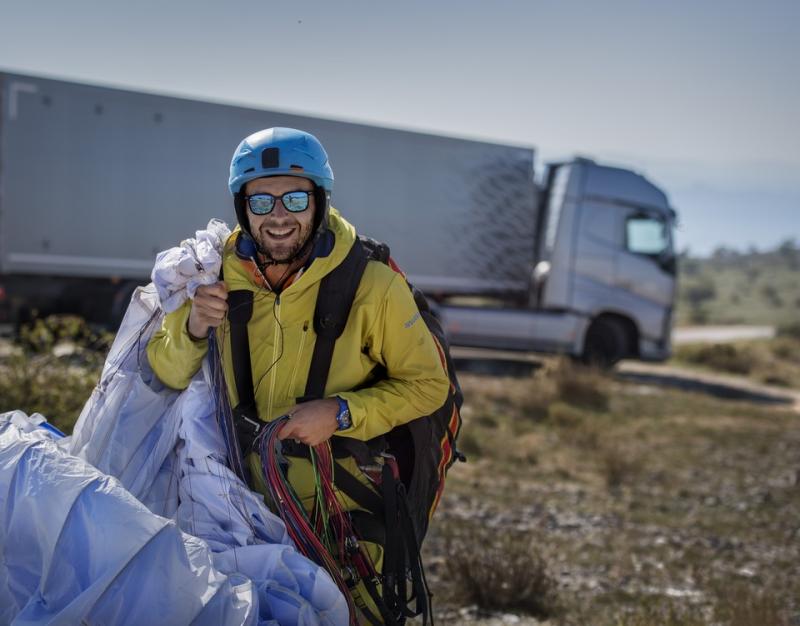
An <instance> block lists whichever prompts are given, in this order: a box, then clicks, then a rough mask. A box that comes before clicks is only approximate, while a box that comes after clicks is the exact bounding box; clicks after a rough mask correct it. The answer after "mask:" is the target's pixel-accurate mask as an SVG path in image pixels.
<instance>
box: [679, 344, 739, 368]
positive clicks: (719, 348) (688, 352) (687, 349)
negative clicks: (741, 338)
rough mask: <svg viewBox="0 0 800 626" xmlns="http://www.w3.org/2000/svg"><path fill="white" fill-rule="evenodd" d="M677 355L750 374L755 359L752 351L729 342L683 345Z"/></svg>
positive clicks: (706, 364) (711, 365) (701, 363)
mask: <svg viewBox="0 0 800 626" xmlns="http://www.w3.org/2000/svg"><path fill="white" fill-rule="evenodd" d="M676 356H677V357H678V358H679V359H680V360H682V361H686V362H688V363H696V364H697V365H703V366H705V367H709V368H711V369H715V370H720V371H723V372H730V373H731V374H749V373H750V371H751V370H752V368H753V365H754V361H753V355H752V354H751V351H750V350H748V349H747V348H745V347H737V346H735V345H733V344H729V343H714V344H708V345H694V346H683V347H680V348H678V350H677V351H676Z"/></svg>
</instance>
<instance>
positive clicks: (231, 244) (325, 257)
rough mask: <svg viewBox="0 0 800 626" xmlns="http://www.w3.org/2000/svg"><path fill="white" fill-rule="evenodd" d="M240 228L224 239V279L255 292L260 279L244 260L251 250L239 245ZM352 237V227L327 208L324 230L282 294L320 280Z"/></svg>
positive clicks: (251, 264)
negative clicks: (326, 223) (296, 274)
mask: <svg viewBox="0 0 800 626" xmlns="http://www.w3.org/2000/svg"><path fill="white" fill-rule="evenodd" d="M240 233H241V228H240V227H239V226H237V227H236V228H235V229H234V231H233V232H232V233H231V235H230V237H228V240H227V241H226V242H225V252H224V258H223V263H224V268H225V282H226V284H227V285H228V289H230V290H235V289H250V290H252V291H258V290H261V289H263V288H264V286H265V285H264V281H263V279H262V278H261V276H260V272H259V271H258V268H257V267H256V266H255V263H254V262H253V261H252V260H250V259H248V258H247V256H248V253H249V255H252V254H253V253H254V252H255V250H252V251H250V250H248V249H247V247H246V246H241V245H240V246H239V247H240V248H241V249H240V250H238V252H237V240H238V239H239V235H240ZM355 238H356V230H355V228H353V226H352V225H351V224H350V223H349V222H348V221H347V220H345V219H344V218H343V217H342V216H341V214H340V213H339V212H338V211H337V210H336V209H334V208H333V207H331V208H330V214H329V216H328V230H327V231H326V232H325V233H323V235H322V236H321V237H320V238H319V239H318V240H317V242H316V244H315V245H314V249H313V251H312V253H311V257H310V259H309V261H308V263H306V266H305V268H304V269H303V273H302V275H301V276H300V277H299V278H298V279H297V280H295V281H294V282H292V284H290V285H289V286H288V287H286V288H285V289H284V290H283V293H286V292H287V291H288V292H291V291H294V290H295V289H305V288H307V287H309V286H310V285H312V284H314V283H315V282H318V281H320V280H322V278H323V277H324V276H326V275H327V274H328V273H330V272H331V271H332V270H333V268H335V267H336V266H337V265H339V264H340V263H341V262H342V261H343V260H344V258H345V256H347V253H348V252H349V251H350V248H351V247H352V245H353V242H354V241H355Z"/></svg>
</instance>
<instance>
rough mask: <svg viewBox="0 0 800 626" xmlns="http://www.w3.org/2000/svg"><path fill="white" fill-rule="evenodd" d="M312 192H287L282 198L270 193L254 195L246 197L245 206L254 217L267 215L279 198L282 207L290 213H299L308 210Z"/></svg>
mask: <svg viewBox="0 0 800 626" xmlns="http://www.w3.org/2000/svg"><path fill="white" fill-rule="evenodd" d="M312 193H314V192H313V191H289V192H287V193H285V194H283V195H282V196H273V195H272V194H271V193H256V194H253V195H252V196H247V197H246V200H247V206H248V208H249V209H250V210H251V211H252V212H253V213H255V214H256V215H267V214H268V213H271V212H272V209H274V208H275V201H276V200H277V199H278V198H280V199H281V202H282V203H283V206H284V207H285V208H286V210H287V211H289V212H290V213H300V212H301V211H305V210H306V209H307V208H308V197H309V196H310V195H311V194H312Z"/></svg>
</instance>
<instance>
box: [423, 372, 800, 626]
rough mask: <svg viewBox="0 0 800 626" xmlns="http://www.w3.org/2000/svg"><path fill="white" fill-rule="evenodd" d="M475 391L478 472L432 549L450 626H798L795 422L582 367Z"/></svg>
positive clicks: (799, 469) (798, 452) (467, 437)
mask: <svg viewBox="0 0 800 626" xmlns="http://www.w3.org/2000/svg"><path fill="white" fill-rule="evenodd" d="M462 382H463V386H464V390H465V395H466V397H467V400H468V402H467V404H466V405H465V410H464V430H463V437H462V445H463V447H464V448H465V451H466V453H467V455H468V457H470V459H469V462H468V463H467V464H466V465H457V466H455V467H454V468H453V470H452V471H451V474H450V477H449V479H448V485H447V489H446V493H445V497H444V499H443V502H442V504H441V507H440V510H439V511H438V512H437V516H436V519H435V522H434V527H433V529H432V531H431V533H430V535H429V538H428V540H427V545H426V557H427V563H428V564H429V565H428V568H429V574H430V579H431V587H432V589H433V591H434V593H435V594H436V597H437V603H436V606H437V615H438V618H439V619H438V621H439V623H451V624H460V623H480V624H500V623H503V624H505V623H509V624H513V623H517V624H536V623H548V624H615V625H616V624H619V625H625V626H627V625H639V624H672V625H676V626H677V625H689V624H692V625H693V624H708V623H712V624H713V623H716V624H733V625H736V626H739V625H742V626H744V625H746V624H747V625H756V624H758V625H769V624H800V415H798V414H797V413H796V412H795V411H794V409H793V408H789V407H791V405H788V406H783V405H775V404H757V403H752V402H744V401H730V400H721V399H716V398H713V397H709V396H707V395H704V394H702V393H697V392H686V391H678V390H671V389H668V388H663V387H656V386H646V385H641V384H637V383H632V382H622V381H620V380H618V379H614V378H606V377H604V376H601V375H598V374H581V373H580V372H576V371H574V370H572V369H571V368H569V367H567V366H557V367H556V368H555V369H549V370H548V369H547V368H546V369H545V371H540V372H538V373H537V374H534V375H533V376H527V377H522V378H495V377H489V376H479V375H463V376H462ZM520 553H522V554H523V555H524V556H520ZM537 598H538V599H537Z"/></svg>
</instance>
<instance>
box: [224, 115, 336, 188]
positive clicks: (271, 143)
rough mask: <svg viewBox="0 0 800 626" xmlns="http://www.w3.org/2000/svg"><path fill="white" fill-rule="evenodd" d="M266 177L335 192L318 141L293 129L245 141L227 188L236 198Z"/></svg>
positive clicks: (265, 132)
mask: <svg viewBox="0 0 800 626" xmlns="http://www.w3.org/2000/svg"><path fill="white" fill-rule="evenodd" d="M264 176H302V177H303V178H308V179H310V180H311V181H313V182H314V184H315V185H317V186H318V187H322V188H323V189H325V190H326V191H327V192H328V193H330V192H331V191H333V170H332V169H331V166H330V163H329V162H328V154H327V153H326V152H325V148H323V147H322V144H321V143H320V142H319V140H318V139H317V138H316V137H314V135H311V134H309V133H306V132H303V131H302V130H295V129H294V128H267V129H266V130H261V131H258V132H257V133H253V134H252V135H250V136H249V137H247V138H245V139H244V140H243V141H242V142H241V143H240V144H239V147H238V148H236V152H234V153H233V160H231V175H230V178H229V180H228V187H230V190H231V193H232V194H234V195H236V194H237V193H239V192H240V191H241V190H242V187H244V185H245V183H247V182H249V181H251V180H254V179H256V178H262V177H264Z"/></svg>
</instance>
